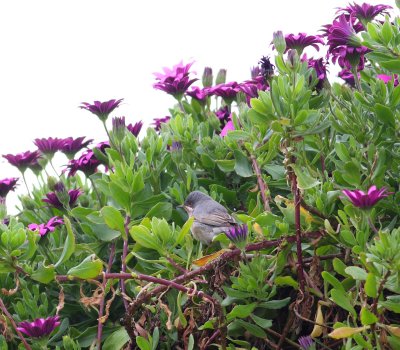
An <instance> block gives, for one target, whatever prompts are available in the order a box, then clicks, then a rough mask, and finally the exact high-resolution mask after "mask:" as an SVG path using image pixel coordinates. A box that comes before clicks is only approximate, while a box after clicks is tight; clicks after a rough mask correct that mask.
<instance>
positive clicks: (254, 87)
mask: <svg viewBox="0 0 400 350" xmlns="http://www.w3.org/2000/svg"><path fill="white" fill-rule="evenodd" d="M264 81H265V79H264V77H262V76H258V77H256V78H255V79H254V80H247V81H244V82H243V83H241V84H240V85H239V89H240V91H242V92H243V93H244V94H245V95H246V102H247V104H248V105H249V106H250V100H251V99H252V98H256V97H258V91H259V90H262V91H265V90H268V89H269V86H268V84H265V82H264Z"/></svg>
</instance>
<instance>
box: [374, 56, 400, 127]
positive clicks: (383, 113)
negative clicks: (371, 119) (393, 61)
mask: <svg viewBox="0 0 400 350" xmlns="http://www.w3.org/2000/svg"><path fill="white" fill-rule="evenodd" d="M399 61H400V60H399ZM375 114H376V116H377V117H378V119H379V120H380V121H381V122H382V123H383V124H385V125H388V126H391V127H392V128H394V127H395V124H396V123H395V117H394V114H393V112H392V110H391V109H390V108H389V107H386V106H384V105H381V104H380V103H376V104H375Z"/></svg>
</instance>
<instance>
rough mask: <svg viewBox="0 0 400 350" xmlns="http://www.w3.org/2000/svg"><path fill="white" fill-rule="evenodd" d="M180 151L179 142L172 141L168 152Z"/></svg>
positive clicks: (180, 145)
mask: <svg viewBox="0 0 400 350" xmlns="http://www.w3.org/2000/svg"><path fill="white" fill-rule="evenodd" d="M181 149H182V144H181V143H180V142H179V141H173V142H172V145H171V147H169V150H170V151H171V152H177V151H180V150H181Z"/></svg>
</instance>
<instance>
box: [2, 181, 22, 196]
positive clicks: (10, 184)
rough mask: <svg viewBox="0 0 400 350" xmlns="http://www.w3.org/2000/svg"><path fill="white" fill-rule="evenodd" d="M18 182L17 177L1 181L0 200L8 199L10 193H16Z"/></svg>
mask: <svg viewBox="0 0 400 350" xmlns="http://www.w3.org/2000/svg"><path fill="white" fill-rule="evenodd" d="M17 181H18V178H17V177H11V178H8V179H3V180H0V198H6V196H7V194H8V192H10V191H14V190H15V186H16V185H17Z"/></svg>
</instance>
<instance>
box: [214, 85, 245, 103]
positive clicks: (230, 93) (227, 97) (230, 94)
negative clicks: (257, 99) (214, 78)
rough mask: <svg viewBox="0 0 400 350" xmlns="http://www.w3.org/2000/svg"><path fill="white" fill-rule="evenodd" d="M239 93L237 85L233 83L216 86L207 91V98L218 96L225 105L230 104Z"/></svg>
mask: <svg viewBox="0 0 400 350" xmlns="http://www.w3.org/2000/svg"><path fill="white" fill-rule="evenodd" d="M239 91H240V87H239V84H238V83H236V82H235V81H233V82H230V83H226V84H219V85H216V86H214V87H212V88H210V89H209V90H208V93H209V96H214V95H215V96H220V97H222V98H223V99H224V101H225V103H226V104H231V103H232V101H233V100H234V99H235V97H236V95H237V93H238V92H239Z"/></svg>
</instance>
